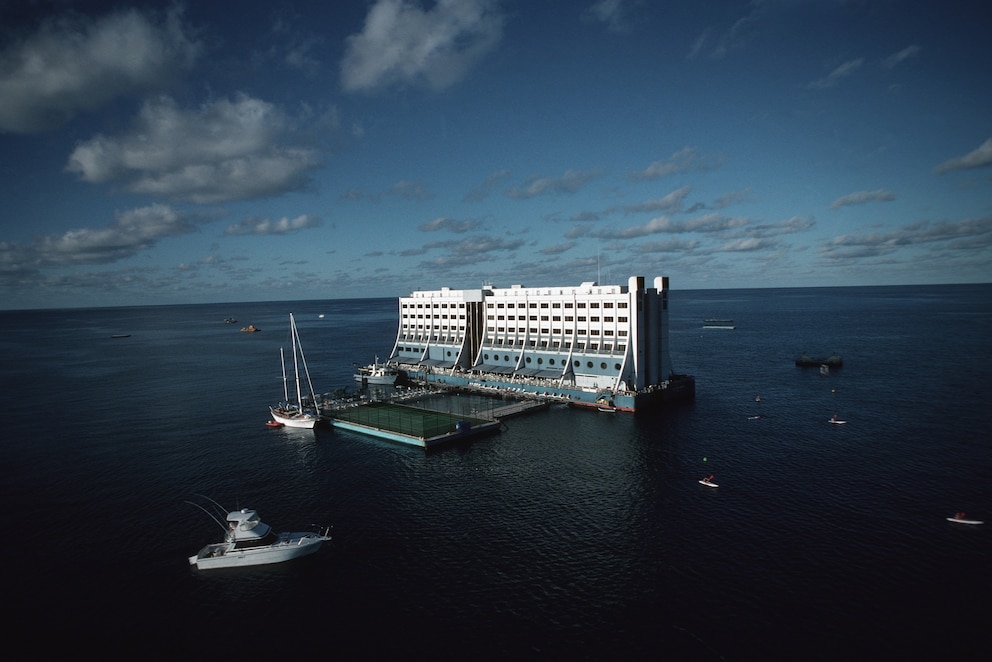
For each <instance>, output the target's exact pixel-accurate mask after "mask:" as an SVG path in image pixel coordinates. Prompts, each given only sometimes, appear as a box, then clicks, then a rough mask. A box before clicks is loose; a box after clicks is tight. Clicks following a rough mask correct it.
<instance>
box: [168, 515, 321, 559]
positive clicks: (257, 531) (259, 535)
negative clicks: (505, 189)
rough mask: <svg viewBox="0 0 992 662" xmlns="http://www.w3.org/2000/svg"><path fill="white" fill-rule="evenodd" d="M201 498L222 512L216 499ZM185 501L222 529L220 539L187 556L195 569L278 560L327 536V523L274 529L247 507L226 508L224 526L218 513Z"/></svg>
mask: <svg viewBox="0 0 992 662" xmlns="http://www.w3.org/2000/svg"><path fill="white" fill-rule="evenodd" d="M203 498H205V499H207V500H208V501H210V502H211V503H212V504H213V506H214V507H215V508H217V509H218V510H217V513H218V515H219V514H220V513H223V511H224V508H223V507H222V506H221V505H220V504H219V503H217V502H216V501H214V500H213V499H210V498H209V497H203ZM186 503H189V504H190V505H192V506H196V507H197V508H199V509H200V510H202V511H203V512H205V513H207V515H209V516H210V518H211V519H213V520H214V521H215V522H217V524H218V525H220V527H221V528H222V529H224V540H223V542H216V543H210V544H209V545H206V546H204V547H203V549H201V550H200V551H199V552H197V553H196V554H194V555H193V556H191V557H189V564H190V565H192V566H196V568H197V569H199V570H214V569H216V568H237V567H241V566H249V565H267V564H270V563H282V562H283V561H289V560H291V559H295V558H299V557H301V556H307V555H308V554H313V553H314V552H316V551H317V550H318V549H320V545H321V543H323V542H324V541H325V540H330V539H331V536H330V535H329V534H330V527H326V528H325V529H324V530H323V532H319V531H298V532H293V533H276V532H275V531H273V530H272V528H271V527H270V526H269V525H268V524H266V523H265V522H263V521H262V520H261V519H260V518H259V516H258V513H257V512H256V511H254V510H251V509H249V508H242V509H241V510H232V511H230V512H228V513H227V515H226V520H227V524H226V526H225V525H224V524H223V523H222V522H221V521H220V519H219V517H218V515H215V514H214V513H212V512H210V511H209V510H207V509H206V508H204V507H203V506H201V505H200V504H198V503H193V502H192V501H187V502H186Z"/></svg>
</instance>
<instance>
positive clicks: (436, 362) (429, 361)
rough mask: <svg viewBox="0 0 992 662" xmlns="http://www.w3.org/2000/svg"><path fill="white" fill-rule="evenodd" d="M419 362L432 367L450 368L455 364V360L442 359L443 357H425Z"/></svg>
mask: <svg viewBox="0 0 992 662" xmlns="http://www.w3.org/2000/svg"><path fill="white" fill-rule="evenodd" d="M418 363H419V364H420V365H422V366H428V367H431V368H450V367H451V366H453V365H455V362H454V361H442V360H441V359H423V360H421V361H419V362H418Z"/></svg>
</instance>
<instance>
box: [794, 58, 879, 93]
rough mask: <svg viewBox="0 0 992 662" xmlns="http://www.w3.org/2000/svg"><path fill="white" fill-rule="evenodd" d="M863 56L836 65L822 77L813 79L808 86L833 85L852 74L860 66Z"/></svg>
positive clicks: (824, 86)
mask: <svg viewBox="0 0 992 662" xmlns="http://www.w3.org/2000/svg"><path fill="white" fill-rule="evenodd" d="M864 62H865V61H864V58H860V57H859V58H857V59H855V60H848V61H847V62H844V63H843V64H841V65H840V66H838V67H836V68H835V69H834V70H833V71H831V72H830V73H829V74H827V75H826V76H825V77H824V78H820V79H818V80H814V81H813V82H811V83H810V84H809V85H808V87H811V88H826V87H833V86H834V85H836V84H837V83H839V82H840V81H842V80H844V79H845V78H847V77H848V76H850V75H852V74H853V73H854V72H855V71H857V70H858V69H860V68H861V65H862V64H864Z"/></svg>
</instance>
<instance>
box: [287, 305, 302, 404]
mask: <svg viewBox="0 0 992 662" xmlns="http://www.w3.org/2000/svg"><path fill="white" fill-rule="evenodd" d="M289 326H290V328H292V330H293V373H294V374H295V375H296V404H298V405H299V406H300V411H303V395H302V394H301V393H300V366H299V364H298V363H297V361H296V320H295V319H294V318H293V313H290V314H289Z"/></svg>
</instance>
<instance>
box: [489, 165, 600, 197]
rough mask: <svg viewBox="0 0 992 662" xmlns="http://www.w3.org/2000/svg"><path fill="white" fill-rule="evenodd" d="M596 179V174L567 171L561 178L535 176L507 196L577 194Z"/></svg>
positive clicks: (510, 191) (509, 191)
mask: <svg viewBox="0 0 992 662" xmlns="http://www.w3.org/2000/svg"><path fill="white" fill-rule="evenodd" d="M595 177H596V173H594V172H583V171H580V170H567V171H565V173H564V174H563V175H562V176H561V177H541V176H540V175H535V176H533V177H531V178H530V179H528V180H527V181H526V182H525V183H524V185H523V186H514V187H512V188H510V189H509V190H508V191H507V192H506V195H507V196H509V197H511V198H519V199H525V198H533V197H534V196H537V195H542V194H545V193H575V192H576V191H578V190H579V189H581V188H582V187H583V186H585V185H586V184H587V183H589V181H590V180H592V179H594V178H595Z"/></svg>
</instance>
